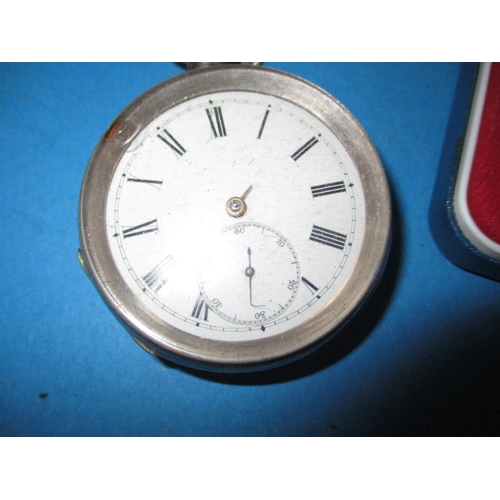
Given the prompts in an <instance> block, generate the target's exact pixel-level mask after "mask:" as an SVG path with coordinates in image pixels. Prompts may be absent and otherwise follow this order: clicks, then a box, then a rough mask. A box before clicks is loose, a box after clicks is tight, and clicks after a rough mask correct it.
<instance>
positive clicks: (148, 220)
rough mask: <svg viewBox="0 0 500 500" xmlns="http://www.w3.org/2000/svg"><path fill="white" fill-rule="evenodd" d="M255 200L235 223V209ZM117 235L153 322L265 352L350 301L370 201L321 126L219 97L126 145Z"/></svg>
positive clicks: (167, 117) (299, 114) (184, 109)
mask: <svg viewBox="0 0 500 500" xmlns="http://www.w3.org/2000/svg"><path fill="white" fill-rule="evenodd" d="M244 194H245V196H244V203H245V204H246V211H245V212H244V213H243V214H242V215H239V216H237V217H235V216H234V214H231V213H230V212H229V211H228V209H227V203H228V200H230V199H231V198H234V197H236V198H242V197H243V195H244ZM229 228H232V229H229ZM106 230H107V240H108V244H109V247H110V251H111V254H112V257H113V260H114V262H115V265H116V267H117V269H118V271H119V273H120V275H121V277H122V278H123V280H124V281H125V283H126V285H127V286H128V287H129V288H130V289H131V290H133V291H134V293H135V295H136V297H137V299H138V301H139V302H140V303H141V304H142V307H143V308H145V309H147V310H148V311H149V312H150V314H152V315H154V316H156V317H158V318H160V320H161V321H164V322H166V323H167V324H169V325H173V326H174V327H175V328H177V329H179V330H182V331H184V332H186V333H187V334H189V335H193V336H197V337H202V338H208V339H214V340H226V341H234V342H238V341H246V340H255V339H260V338H265V337H270V336H276V335H280V334H282V333H283V332H286V331H287V330H288V329H290V328H294V327H296V326H298V325H301V324H302V323H304V322H306V321H308V320H309V319H310V318H312V317H313V316H314V315H316V314H318V313H320V312H321V310H322V308H324V307H325V306H326V304H328V303H330V302H331V301H332V300H334V298H335V296H336V295H337V294H338V293H339V292H340V291H341V289H342V288H343V286H344V285H345V283H346V281H347V280H348V279H349V276H350V274H351V272H352V270H353V269H354V267H355V266H356V263H357V261H358V257H359V253H360V250H361V246H362V243H363V237H364V234H365V198H364V193H363V189H362V185H361V181H360V178H359V174H358V170H357V168H356V167H355V165H354V163H353V160H352V159H351V157H350V156H349V155H348V153H347V152H346V150H345V149H344V147H343V146H342V144H341V143H340V141H339V140H338V139H337V137H336V136H335V135H334V133H333V132H332V131H331V130H330V129H329V128H327V127H326V126H325V125H324V124H323V123H322V122H321V121H319V120H318V119H316V118H315V117H314V116H313V115H311V114H310V113H309V112H307V111H306V110H304V109H303V108H301V107H299V106H297V105H295V104H293V103H291V102H289V101H285V100H282V99H280V98H278V97H273V96H269V95H265V94H260V93H256V92H244V91H231V92H217V93H213V94H209V95H203V96H199V97H196V98H194V99H190V100H186V101H185V102H183V103H181V104H178V105H176V106H174V107H172V108H171V109H169V110H168V111H166V112H164V113H162V114H160V115H159V116H157V117H156V118H155V119H154V120H153V121H152V122H151V123H149V124H146V125H145V126H144V128H143V129H142V130H141V132H140V133H139V134H138V135H136V136H135V137H134V138H133V140H132V141H131V142H130V143H129V144H128V147H127V149H126V151H125V153H124V154H123V155H122V157H121V159H120V161H119V163H118V165H117V168H116V169H115V172H114V175H113V178H112V180H111V184H110V189H109V192H108V197H107V206H106ZM236 230H239V231H240V232H239V233H237V232H236ZM217 245H220V247H219V248H218V247H217ZM249 259H250V262H251V263H249ZM252 259H253V260H252ZM208 264H210V265H208ZM249 268H253V269H254V274H252V271H251V270H249ZM250 295H252V296H250ZM255 306H258V307H255Z"/></svg>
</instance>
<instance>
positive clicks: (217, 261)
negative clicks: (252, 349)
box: [199, 222, 300, 325]
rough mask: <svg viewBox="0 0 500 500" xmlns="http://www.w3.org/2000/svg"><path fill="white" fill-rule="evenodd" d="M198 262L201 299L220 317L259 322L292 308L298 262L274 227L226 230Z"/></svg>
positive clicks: (243, 225)
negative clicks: (200, 265)
mask: <svg viewBox="0 0 500 500" xmlns="http://www.w3.org/2000/svg"><path fill="white" fill-rule="evenodd" d="M208 253H209V255H208V256H207V258H206V259H202V268H201V271H200V277H199V285H200V290H201V293H202V295H203V299H204V300H205V302H206V303H207V304H208V305H209V307H210V308H211V309H212V310H213V311H214V312H215V313H216V314H218V315H219V316H221V317H222V318H224V319H226V320H228V321H231V322H234V323H237V324H240V325H256V324H264V323H268V322H269V321H271V320H273V319H274V318H277V317H279V316H280V315H281V314H283V313H284V311H285V310H286V309H288V307H290V305H291V304H292V302H293V300H294V299H295V296H296V295H297V291H298V288H299V285H300V262H299V257H298V256H297V253H296V252H295V250H294V248H293V247H292V244H291V243H290V242H289V241H288V240H287V239H286V238H285V237H284V236H283V235H282V234H280V233H279V232H278V231H276V230H275V229H273V228H271V227H268V226H265V225H263V224H258V223H252V222H246V223H241V224H235V225H232V226H229V227H227V228H225V229H224V230H223V231H222V234H220V235H219V236H218V237H217V238H214V240H213V241H212V250H211V251H209V252H208Z"/></svg>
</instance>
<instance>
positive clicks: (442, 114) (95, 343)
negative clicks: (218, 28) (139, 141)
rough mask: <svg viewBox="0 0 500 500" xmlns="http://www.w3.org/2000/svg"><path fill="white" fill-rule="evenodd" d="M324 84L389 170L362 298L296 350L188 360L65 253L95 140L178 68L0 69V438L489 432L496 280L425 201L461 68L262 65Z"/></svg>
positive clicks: (499, 288) (497, 403)
mask: <svg viewBox="0 0 500 500" xmlns="http://www.w3.org/2000/svg"><path fill="white" fill-rule="evenodd" d="M266 65H267V66H269V67H273V68H278V69H282V70H285V71H289V72H292V73H295V74H297V75H299V76H301V77H304V78H306V79H308V80H310V81H312V82H313V83H316V84H318V85H319V86H321V87H323V88H324V89H326V90H327V91H328V92H330V93H331V94H333V95H334V96H335V97H337V98H338V99H339V100H340V101H341V102H342V103H343V104H344V105H346V107H347V108H348V109H349V110H350V111H351V112H352V113H353V114H354V115H355V116H356V117H357V118H358V120H359V121H360V122H361V123H362V125H363V126H364V128H365V129H366V131H367V132H368V134H369V135H370V137H371V138H372V140H373V142H374V144H375V146H376V147H377V149H378V151H379V154H380V156H381V158H382V161H383V163H384V166H385V167H386V170H387V174H388V177H389V181H390V184H391V188H392V192H393V198H394V228H395V231H394V244H393V249H392V252H391V256H390V259H389V264H388V268H387V272H386V274H385V276H384V278H383V280H382V282H381V284H380V286H379V288H378V289H377V291H376V293H375V294H374V296H373V298H372V300H371V301H370V302H369V303H368V304H367V305H366V307H365V308H364V309H363V310H362V312H361V313H360V315H359V316H358V318H357V319H356V320H355V321H354V322H353V323H352V324H351V325H350V326H349V327H348V328H347V329H345V330H344V331H343V332H342V334H340V335H339V336H337V337H336V338H335V339H334V340H333V341H332V342H330V343H329V344H328V345H326V346H324V347H323V348H322V349H321V350H319V351H317V352H316V353H314V354H313V355H311V356H309V357H308V358H306V359H304V360H302V361H300V362H297V363H295V364H292V365H289V366H286V367H283V368H280V369H277V370H273V371H270V372H263V373H257V374H247V375H222V374H209V373H200V372H195V371H190V370H186V369H182V368H179V367H176V366H173V365H169V364H167V363H164V362H161V361H159V360H157V359H156V358H154V357H152V356H151V355H149V354H147V353H146V352H145V351H143V350H142V349H140V348H139V347H138V346H137V345H136V343H135V342H134V341H133V340H132V339H131V338H130V337H129V336H128V334H127V333H126V332H125V331H124V330H123V329H122V327H121V326H120V325H119V324H118V323H117V322H116V320H115V319H114V317H113V316H112V315H111V314H110V312H109V311H108V309H107V307H106V306H105V305H104V303H103V302H102V301H101V299H100V297H99V296H98V294H97V292H96V291H95V289H94V288H93V286H92V284H91V283H90V281H89V280H88V279H87V277H86V276H85V274H84V272H83V271H82V269H81V268H80V265H79V263H78V259H77V249H78V246H79V241H78V224H77V218H78V214H77V211H78V197H79V191H80V185H81V181H82V178H83V174H84V171H85V168H86V165H87V163H88V160H89V158H90V155H91V154H92V151H93V149H94V147H95V145H96V144H97V142H98V141H99V139H100V137H101V136H102V134H103V133H104V132H105V130H106V129H107V127H108V126H109V125H110V123H111V122H112V121H113V120H114V118H115V117H116V116H117V115H118V114H119V113H120V111H121V110H122V109H123V108H124V107H125V106H126V105H127V104H128V103H129V102H130V101H131V100H132V99H134V98H135V97H137V96H139V95H140V94H141V93H143V92H144V91H146V90H147V89H148V88H150V87H151V86H153V85H154V84H156V83H159V82H160V81H162V80H164V79H166V78H168V77H170V76H173V75H175V74H178V73H180V72H182V71H183V68H182V67H180V66H178V65H176V64H174V63H165V64H158V63H156V64H2V65H0V139H1V140H0V144H1V145H0V209H1V214H2V222H1V228H2V230H1V245H0V266H1V268H0V269H1V276H0V331H1V346H0V435H3V436H143V435H146V436H335V435H341V436H342V435H346V436H372V435H382V436H386V435H498V433H499V431H500V423H499V418H498V415H499V414H500V373H499V351H500V336H499V333H500V331H499V330H500V326H499V325H500V284H499V283H497V282H494V281H491V280H488V279H486V278H483V277H479V276H476V275H474V274H470V273H468V272H466V271H464V270H462V269H460V268H458V267H456V266H455V265H453V264H452V263H450V262H449V261H448V260H447V259H446V258H445V257H444V256H443V255H442V254H441V253H440V251H439V249H438V248H437V246H436V244H435V243H434V240H433V239H432V236H431V233H430V230H429V223H428V218H429V207H430V204H431V197H432V191H433V188H434V182H435V178H436V175H437V172H438V168H439V163H440V158H441V156H442V154H443V150H444V149H445V148H449V147H454V146H453V145H449V144H446V141H445V136H446V130H447V127H448V125H449V123H448V122H449V119H450V116H451V114H452V109H453V106H454V92H455V89H456V87H457V82H458V78H459V74H460V70H461V65H460V64H456V63H453V64H436V63H433V64H337V63H335V64H333V63H332V64H326V63H266Z"/></svg>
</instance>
